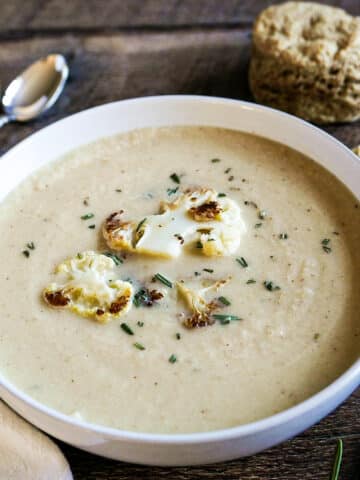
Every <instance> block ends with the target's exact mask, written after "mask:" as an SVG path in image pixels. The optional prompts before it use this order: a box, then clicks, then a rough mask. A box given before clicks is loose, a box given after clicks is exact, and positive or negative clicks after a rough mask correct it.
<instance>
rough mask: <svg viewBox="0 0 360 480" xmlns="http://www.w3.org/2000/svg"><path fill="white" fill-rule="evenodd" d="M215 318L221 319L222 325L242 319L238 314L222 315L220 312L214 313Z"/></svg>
mask: <svg viewBox="0 0 360 480" xmlns="http://www.w3.org/2000/svg"><path fill="white" fill-rule="evenodd" d="M213 318H214V319H215V320H219V322H220V324H221V325H228V324H229V323H230V322H233V321H236V320H241V318H240V317H238V316H236V315H220V314H219V313H214V315H213Z"/></svg>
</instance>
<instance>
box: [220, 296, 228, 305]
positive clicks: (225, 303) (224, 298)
mask: <svg viewBox="0 0 360 480" xmlns="http://www.w3.org/2000/svg"><path fill="white" fill-rule="evenodd" d="M218 300H219V302H221V303H222V304H223V305H231V302H229V300H228V299H227V298H226V297H219V298H218Z"/></svg>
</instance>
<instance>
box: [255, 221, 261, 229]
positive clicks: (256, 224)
mask: <svg viewBox="0 0 360 480" xmlns="http://www.w3.org/2000/svg"><path fill="white" fill-rule="evenodd" d="M261 225H262V223H261V222H260V223H255V225H254V228H260V227H261Z"/></svg>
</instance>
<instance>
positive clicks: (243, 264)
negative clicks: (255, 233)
mask: <svg viewBox="0 0 360 480" xmlns="http://www.w3.org/2000/svg"><path fill="white" fill-rule="evenodd" d="M236 261H237V262H238V263H240V265H241V266H242V267H243V268H246V267H248V266H249V264H248V263H247V261H246V260H245V258H244V257H239V258H237V259H236Z"/></svg>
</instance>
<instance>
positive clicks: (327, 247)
mask: <svg viewBox="0 0 360 480" xmlns="http://www.w3.org/2000/svg"><path fill="white" fill-rule="evenodd" d="M329 244H330V238H324V239H323V240H321V245H322V249H323V250H324V252H325V253H330V252H331V247H330V245H329Z"/></svg>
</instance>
